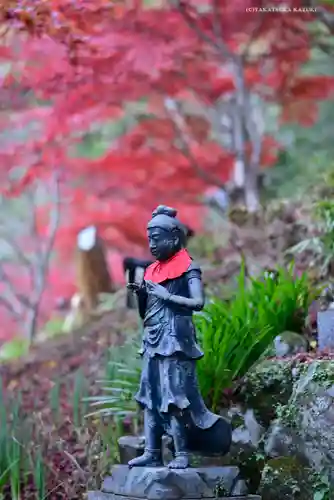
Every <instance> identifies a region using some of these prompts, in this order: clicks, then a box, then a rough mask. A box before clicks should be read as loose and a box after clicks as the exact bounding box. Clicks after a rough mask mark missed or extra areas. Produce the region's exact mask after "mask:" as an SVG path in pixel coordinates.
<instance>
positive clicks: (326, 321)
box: [317, 309, 334, 351]
mask: <svg viewBox="0 0 334 500" xmlns="http://www.w3.org/2000/svg"><path fill="white" fill-rule="evenodd" d="M317 323H318V347H319V350H320V351H322V350H324V349H328V350H330V351H334V310H333V309H328V310H327V311H319V312H318V315H317Z"/></svg>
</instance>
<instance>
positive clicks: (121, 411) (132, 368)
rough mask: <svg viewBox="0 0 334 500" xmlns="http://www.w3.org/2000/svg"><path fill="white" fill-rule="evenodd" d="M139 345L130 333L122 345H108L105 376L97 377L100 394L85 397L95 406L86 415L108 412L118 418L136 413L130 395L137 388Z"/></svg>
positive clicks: (139, 362)
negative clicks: (98, 378)
mask: <svg viewBox="0 0 334 500" xmlns="http://www.w3.org/2000/svg"><path fill="white" fill-rule="evenodd" d="M139 347H140V345H139V340H138V338H137V337H135V336H131V337H130V338H129V339H128V340H127V342H125V344H123V345H122V346H118V347H112V348H110V351H109V354H110V356H109V360H108V362H107V369H106V375H105V379H103V380H100V381H99V383H100V384H101V391H102V395H100V396H93V397H89V398H85V401H88V402H89V403H90V404H91V405H92V406H93V407H94V408H95V410H94V411H93V412H92V413H90V414H89V415H87V416H88V417H90V416H100V417H108V416H110V415H112V416H114V417H115V418H116V419H118V418H121V417H125V416H129V415H132V416H134V417H135V416H136V415H137V413H138V409H137V404H136V402H135V401H134V399H133V396H134V394H135V392H136V391H137V390H138V384H139V379H140V372H141V361H140V358H139V356H138V351H139Z"/></svg>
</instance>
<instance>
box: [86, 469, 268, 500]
mask: <svg viewBox="0 0 334 500" xmlns="http://www.w3.org/2000/svg"><path fill="white" fill-rule="evenodd" d="M206 498H207V499H214V498H225V499H234V500H238V499H239V500H241V499H244V500H246V499H249V500H251V499H252V500H260V497H258V496H256V495H255V496H254V495H248V496H247V488H246V485H245V483H244V481H243V480H242V479H240V478H239V469H238V467H201V468H188V469H181V470H177V469H172V470H170V469H168V468H167V467H134V468H133V469H129V468H128V467H127V466H126V465H117V466H115V467H114V468H113V469H112V475H111V476H110V477H107V478H106V479H105V480H104V482H103V485H102V489H101V491H100V492H89V494H88V500H138V499H147V500H181V499H186V500H197V499H206Z"/></svg>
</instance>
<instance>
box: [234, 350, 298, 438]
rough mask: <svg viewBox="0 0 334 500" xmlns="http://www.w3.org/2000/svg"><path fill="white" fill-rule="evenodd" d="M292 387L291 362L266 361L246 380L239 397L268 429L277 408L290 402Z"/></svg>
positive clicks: (255, 368) (257, 366)
mask: <svg viewBox="0 0 334 500" xmlns="http://www.w3.org/2000/svg"><path fill="white" fill-rule="evenodd" d="M292 386H293V364H292V361H291V360H269V359H264V360H262V361H260V362H259V363H258V364H257V365H256V366H255V367H254V368H253V369H252V370H251V372H250V373H249V374H248V375H247V376H246V377H245V378H244V381H243V384H242V387H241V390H240V393H239V397H240V398H241V399H242V401H243V404H244V405H245V406H246V407H248V408H252V409H253V410H254V414H255V417H256V420H257V421H258V423H259V424H260V425H262V426H264V427H266V428H267V427H269V425H270V423H271V421H272V420H273V419H274V418H275V416H276V413H275V408H276V406H277V405H278V404H281V405H282V404H286V403H287V402H288V401H289V398H290V396H291V394H292Z"/></svg>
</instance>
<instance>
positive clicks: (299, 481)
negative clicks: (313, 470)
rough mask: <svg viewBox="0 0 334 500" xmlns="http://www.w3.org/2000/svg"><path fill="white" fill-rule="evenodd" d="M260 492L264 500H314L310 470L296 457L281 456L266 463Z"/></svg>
mask: <svg viewBox="0 0 334 500" xmlns="http://www.w3.org/2000/svg"><path fill="white" fill-rule="evenodd" d="M259 492H260V494H261V495H262V500H278V499H279V500H295V499H296V500H297V499H298V500H313V487H312V484H311V482H310V470H309V469H308V468H307V467H304V466H303V465H301V464H300V463H299V462H298V460H297V459H296V458H294V457H279V458H274V459H272V460H269V461H268V462H267V464H266V465H265V467H264V469H263V472H262V477H261V483H260V488H259Z"/></svg>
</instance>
